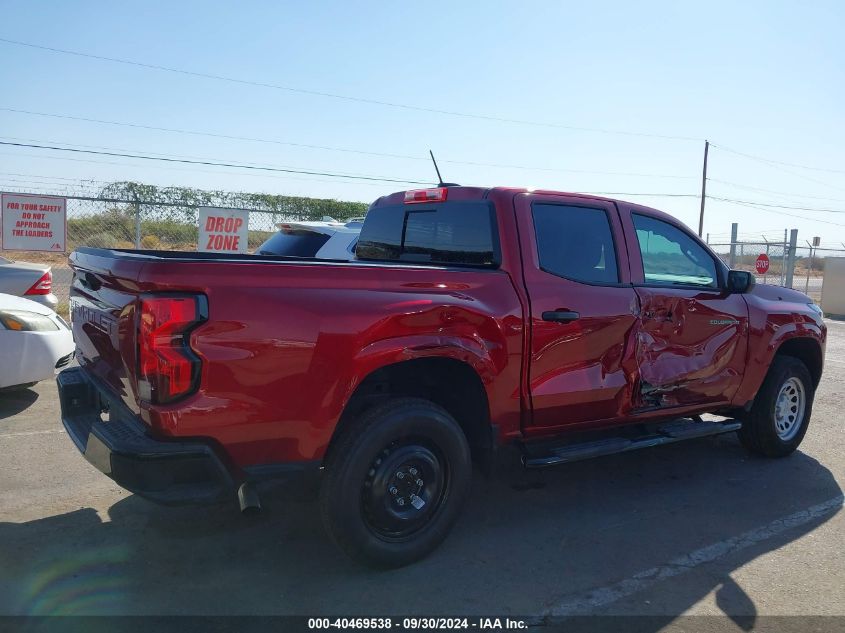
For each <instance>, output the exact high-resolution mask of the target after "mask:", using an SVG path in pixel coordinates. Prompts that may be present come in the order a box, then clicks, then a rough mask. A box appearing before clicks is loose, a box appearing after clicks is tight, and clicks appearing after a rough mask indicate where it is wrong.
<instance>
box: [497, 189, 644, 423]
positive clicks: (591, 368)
mask: <svg viewBox="0 0 845 633" xmlns="http://www.w3.org/2000/svg"><path fill="white" fill-rule="evenodd" d="M514 204H515V211H516V214H517V221H518V225H519V228H520V230H519V239H520V246H521V251H522V264H523V276H524V281H525V287H526V290H527V292H528V296H529V305H530V318H529V326H530V344H529V345H530V349H529V351H530V360H529V367H528V373H529V390H530V398H531V405H532V411H533V415H532V421H531V429H527V430H528V431H529V432H530V431H534V432H535V433H542V432H548V431H549V430H551V429H554V428H557V427H562V426H566V425H572V424H579V423H586V422H596V423H601V421H603V420H609V419H614V418H617V417H619V416H621V415H623V414H624V413H625V412H627V411H628V410H629V409H630V403H631V388H632V381H633V380H634V376H635V367H634V366H633V365H632V364H631V362H630V361H631V360H632V355H631V354H630V353H626V349H627V348H628V347H629V346H630V344H631V338H632V332H633V327H634V325H635V323H636V322H637V316H636V313H637V297H636V293H635V292H634V289H633V288H632V287H631V283H630V274H629V271H628V263H627V257H626V251H625V238H624V235H623V231H622V227H621V224H620V221H619V215H618V212H617V210H616V207H615V205H614V204H613V203H612V202H609V201H604V200H594V199H590V198H582V197H576V196H565V195H548V194H542V195H540V194H519V195H517V196H516V197H515V201H514ZM626 359H628V360H626Z"/></svg>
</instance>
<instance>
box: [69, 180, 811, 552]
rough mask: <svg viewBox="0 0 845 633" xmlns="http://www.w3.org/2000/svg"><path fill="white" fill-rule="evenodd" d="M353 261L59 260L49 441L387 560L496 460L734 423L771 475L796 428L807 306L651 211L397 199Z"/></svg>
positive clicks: (430, 196) (549, 201) (427, 544)
mask: <svg viewBox="0 0 845 633" xmlns="http://www.w3.org/2000/svg"><path fill="white" fill-rule="evenodd" d="M356 256H357V259H356V260H355V261H351V262H341V261H325V260H316V259H297V258H291V257H288V258H285V257H262V256H253V255H220V254H203V253H187V252H158V251H157V252H153V251H133V250H102V249H89V248H81V249H79V250H77V251H76V252H74V253H73V254H72V255H71V263H72V265H73V268H74V279H73V286H72V288H71V308H72V321H73V332H74V336H75V339H76V344H77V359H78V361H79V367H76V368H72V369H67V370H65V371H63V372H62V373H61V374H59V376H58V386H59V392H60V396H61V404H62V421H63V423H64V426H65V428H66V429H67V432H68V434H69V435H70V437H71V438H72V439H73V441H74V442H75V444H76V446H77V447H78V448H79V450H80V451H82V452H83V453H84V455H85V457H86V458H87V459H88V460H89V461H90V462H91V463H93V464H94V465H95V466H96V467H97V468H99V469H100V470H102V471H103V472H104V473H106V474H107V475H109V476H110V477H112V478H113V479H114V480H115V481H116V482H118V483H119V484H120V485H122V486H124V487H125V488H127V489H129V490H131V491H133V492H136V493H137V494H139V495H142V496H144V497H146V498H149V499H152V500H154V501H158V502H162V503H180V502H202V501H219V500H221V499H225V498H227V497H228V498H231V499H234V498H235V497H237V498H238V499H239V501H240V505H241V508H242V509H244V510H246V509H251V508H255V507H257V506H258V504H259V500H258V493H259V491H260V488H261V486H259V485H258V484H260V483H261V482H262V481H264V480H277V479H278V480H287V481H292V482H294V484H295V485H302V486H311V485H315V484H317V485H318V486H319V495H320V507H321V511H322V514H323V518H324V521H325V525H326V528H327V530H328V532H329V533H330V535H331V536H332V538H333V539H334V540H335V541H336V543H337V544H338V545H339V546H340V547H341V548H342V549H343V550H344V551H345V552H346V553H348V554H349V555H351V556H352V557H353V558H355V559H357V560H359V561H362V562H364V563H367V564H370V565H374V566H381V567H391V566H399V565H404V564H407V563H410V562H412V561H414V560H417V559H419V558H421V557H423V556H425V555H426V554H427V553H429V552H430V551H431V550H433V549H434V548H435V547H436V546H437V545H438V544H439V543H440V542H441V541H442V540H443V539H444V538H445V536H446V534H447V533H448V531H449V529H450V528H451V526H452V525H453V524H454V522H455V520H456V519H457V517H458V514H459V513H460V511H461V508H462V506H463V505H464V503H465V501H466V497H467V494H468V490H469V484H470V475H471V470H472V464H473V462H475V463H476V464H480V465H481V466H483V467H485V468H488V467H490V465H491V464H494V463H496V461H498V460H495V459H493V457H494V455H495V454H496V450H497V448H499V447H504V446H509V447H515V448H516V449H517V450H518V451H519V453H520V454H521V459H522V462H523V464H524V465H525V467H527V468H539V467H546V466H551V465H555V464H561V463H566V462H570V461H573V460H578V459H584V458H587V457H596V456H600V455H606V454H610V453H617V452H622V451H629V450H633V449H637V448H643V447H651V446H656V445H660V444H665V443H669V442H675V441H678V440H683V439H687V438H695V437H701V436H705V435H712V434H717V433H725V432H730V431H736V432H737V433H738V434H739V438H740V440H741V441H742V443H743V444H744V445H745V447H747V449H749V450H750V451H752V452H754V453H757V454H760V455H765V456H768V457H781V456H785V455H788V454H789V453H791V452H792V451H794V450H795V449H796V448H797V446H798V445H799V444H800V442H801V440H802V438H803V436H804V433H805V432H806V430H807V425H808V422H809V419H810V411H811V408H812V405H813V394H814V391H815V389H816V386H817V385H818V382H819V379H820V378H821V374H822V365H823V357H824V348H825V338H826V328H825V325H824V322H823V319H822V314H821V311H820V309H819V308H818V307H817V306H816V305H814V304H813V302H812V301H811V300H810V299H809V298H808V297H807V296H805V295H804V294H801V293H799V292H796V291H794V290H789V289H786V288H780V287H774V286H759V285H756V286H755V284H754V278H753V276H752V275H751V274H750V273H748V272H743V271H736V270H728V268H727V267H726V266H725V265H724V264H723V263H722V262H721V261H720V259H719V258H718V257H717V256H716V255H715V254H714V253H713V252H712V251H711V250H710V249H709V248H708V247H707V246H706V245H705V244H703V243H702V242H701V240H700V239H699V238H698V237H696V236H695V235H694V234H693V233H692V232H690V231H689V230H688V229H687V228H686V227H685V226H684V225H683V224H681V223H680V222H679V221H677V220H676V219H674V218H672V217H671V216H669V215H666V214H664V213H661V212H659V211H655V210H653V209H649V208H646V207H642V206H639V205H636V204H632V203H629V202H622V201H617V200H609V199H606V198H600V197H595V196H587V195H577V194H569V193H559V192H554V191H534V190H526V189H507V188H493V189H483V188H475V187H459V186H443V187H437V188H433V189H425V190H416V191H408V192H401V193H395V194H392V195H389V196H385V197H382V198H380V199H378V200H377V201H376V202H375V203H373V204H372V206H371V207H370V209H369V212H368V214H367V217H366V220H365V222H364V225H363V228H362V230H361V235H360V239H359V241H358V245H357V250H356ZM705 413H709V414H716V415H717V416H718V417H715V418H714V417H708V419H707V420H704V419H702V418H701V417H700V416H701V415H702V414H705ZM503 454H504V453H503Z"/></svg>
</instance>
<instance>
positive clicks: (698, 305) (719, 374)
mask: <svg viewBox="0 0 845 633" xmlns="http://www.w3.org/2000/svg"><path fill="white" fill-rule="evenodd" d="M637 294H638V295H639V297H640V302H641V303H640V323H639V331H638V332H637V335H636V346H635V355H636V362H637V366H638V368H639V377H640V388H639V394H638V397H639V402H638V403H637V404H638V406H640V407H663V406H680V405H686V404H695V403H702V402H721V401H724V402H728V401H730V399H731V398H732V397H733V394H734V392H735V391H736V389H737V388H738V387H739V384H740V381H741V378H742V373H743V367H744V365H745V360H746V351H747V347H748V343H747V332H748V307H747V305H746V303H745V300H744V299H743V297H742V295H736V294H733V295H731V294H726V293H722V292H719V291H715V290H714V291H700V290H687V289H676V288H646V287H639V288H637Z"/></svg>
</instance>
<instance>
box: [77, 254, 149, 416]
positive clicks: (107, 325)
mask: <svg viewBox="0 0 845 633" xmlns="http://www.w3.org/2000/svg"><path fill="white" fill-rule="evenodd" d="M106 252H107V251H106ZM70 261H71V267H72V268H73V271H74V276H73V282H72V284H71V289H70V316H71V325H72V328H73V338H74V340H75V341H76V358H77V361H78V362H79V364H80V365H81V366H82V367H84V368H85V369H86V370H87V371H88V372H90V374H91V375H92V376H93V377H94V378H96V379H97V380H98V381H99V382H100V383H101V384H102V385H103V386H104V387H106V388H107V389H109V390H110V391H112V392H113V393H114V394H115V395H116V396H118V397H120V399H121V400H122V401H123V402H124V403H125V404H126V405H127V406H128V407H129V408H130V409H131V410H133V411H135V412H136V413H137V412H138V410H139V407H138V397H137V393H136V385H137V382H136V380H135V375H136V373H137V345H136V334H135V333H136V330H137V327H136V308H137V299H138V296H139V294H140V289H139V285H138V279H139V276H140V273H141V270H142V268H143V266H144V263H143V262H142V261H133V260H125V259H115V258H112V257H105V256H101V255H95V254H91V253H80V252H75V253H73V254H72V255H71V258H70Z"/></svg>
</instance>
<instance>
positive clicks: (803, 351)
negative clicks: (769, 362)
mask: <svg viewBox="0 0 845 633" xmlns="http://www.w3.org/2000/svg"><path fill="white" fill-rule="evenodd" d="M775 356H791V357H792V358H797V359H798V360H800V361H801V362H802V363H804V366H805V367H806V368H807V371H809V372H810V376H811V377H812V379H813V388H816V387H818V385H819V381H820V380H821V377H822V368H823V362H824V360H823V359H824V354H823V353H822V347H821V344H820V343H819V342H818V341H817V340H816V339H814V338H810V337H806V336H799V337H793V338H789V339H787V340H785V341H783V342H782V343H781V344H780V345H779V346H778V348H777V350H775Z"/></svg>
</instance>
